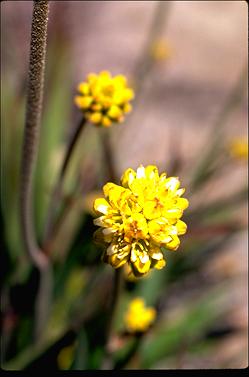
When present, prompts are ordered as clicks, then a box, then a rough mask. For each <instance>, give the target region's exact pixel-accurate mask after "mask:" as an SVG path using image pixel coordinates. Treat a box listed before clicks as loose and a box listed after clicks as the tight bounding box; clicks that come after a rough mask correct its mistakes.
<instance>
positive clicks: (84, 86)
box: [75, 71, 134, 127]
mask: <svg viewBox="0 0 249 377" xmlns="http://www.w3.org/2000/svg"><path fill="white" fill-rule="evenodd" d="M78 92H79V95H77V96H76V97H75V103H76V105H77V106H78V107H79V108H80V109H81V110H82V111H83V112H84V115H85V117H86V119H87V120H89V121H90V122H91V123H94V124H95V125H97V126H103V127H110V126H111V125H112V123H114V122H122V121H123V120H124V116H125V114H126V113H129V112H130V111H131V109H132V107H131V105H130V103H129V101H131V100H132V99H133V98H134V92H133V90H132V89H130V88H129V87H127V81H126V78H125V76H123V75H117V76H114V77H112V76H111V74H110V73H109V72H108V71H102V72H100V73H99V75H97V74H94V73H91V74H89V75H88V76H87V81H86V82H82V83H80V84H79V85H78Z"/></svg>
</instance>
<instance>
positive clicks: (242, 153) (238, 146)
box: [1, 1, 248, 370]
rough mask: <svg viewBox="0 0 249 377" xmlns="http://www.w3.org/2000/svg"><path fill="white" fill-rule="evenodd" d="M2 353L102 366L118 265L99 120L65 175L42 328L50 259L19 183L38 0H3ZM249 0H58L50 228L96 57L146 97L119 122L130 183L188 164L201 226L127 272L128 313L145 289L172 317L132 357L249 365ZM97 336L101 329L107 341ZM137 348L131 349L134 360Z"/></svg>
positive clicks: (50, 106) (60, 364)
mask: <svg viewBox="0 0 249 377" xmlns="http://www.w3.org/2000/svg"><path fill="white" fill-rule="evenodd" d="M1 11H2V12H1V42H2V43H1V53H2V54H1V57H2V60H1V63H2V64H1V70H2V71H1V73H2V98H1V118H2V119H1V124H2V159H1V165H2V182H1V223H2V228H3V230H4V238H3V243H4V252H3V253H2V262H1V265H2V266H3V274H2V283H3V285H2V286H3V290H2V297H1V306H2V319H3V320H2V367H3V368H4V369H25V370H26V369H31V368H38V367H39V368H42V367H45V366H46V368H50V369H54V370H56V369H99V368H100V365H101V360H102V358H103V344H102V343H101V331H102V328H103V326H104V322H103V321H104V320H105V316H104V314H103V313H105V308H106V302H108V299H109V293H110V290H111V285H112V278H113V270H112V268H111V267H110V266H106V265H103V264H102V263H101V262H100V256H101V251H100V249H98V247H97V246H96V245H94V244H93V242H92V234H93V231H94V230H95V227H94V226H93V225H92V219H93V213H92V202H93V199H94V198H95V197H96V196H99V192H100V191H101V188H102V186H103V184H105V183H106V182H107V180H108V169H107V167H106V165H105V160H104V158H103V148H102V145H101V139H100V137H99V130H98V129H97V128H96V127H94V126H92V125H87V127H86V128H85V129H84V132H83V133H82V137H81V138H80V140H79V143H78V144H77V148H76V150H75V153H74V155H73V158H72V161H71V163H70V168H69V171H68V172H67V175H66V179H65V182H64V185H63V188H62V191H63V193H62V197H61V202H62V204H61V207H60V208H59V210H58V218H59V220H58V222H57V228H56V236H55V239H54V242H53V245H52V246H53V247H52V252H51V255H50V259H51V265H52V268H53V281H52V282H51V284H52V290H53V296H52V300H51V302H50V303H49V310H50V314H49V318H48V320H47V322H46V326H45V327H44V331H43V332H42V335H41V336H40V337H39V338H38V339H37V337H35V335H34V328H35V327H36V325H37V324H36V323H35V322H36V321H37V318H36V315H35V310H36V309H35V307H36V300H37V295H38V291H39V281H40V274H39V271H37V269H36V268H34V267H33V266H32V264H31V263H30V260H29V259H28V257H27V255H26V252H25V250H24V248H23V245H22V236H21V234H20V225H19V213H18V211H19V208H18V194H19V191H18V190H19V181H20V174H19V171H20V156H21V148H22V139H23V130H24V115H25V98H26V97H25V95H26V85H27V77H28V62H29V43H30V28H31V17H32V2H30V1H19V2H15V1H5V2H2V3H1ZM247 26H248V25H247V3H246V2H243V1H219V2H209V1H200V2H196V1H165V2H158V1H132V2H129V1H118V2H113V1H89V2H88V1H81V2H80V1H56V2H55V1H51V2H50V14H49V27H48V49H47V64H46V76H45V92H44V107H43V119H42V128H41V136H40V145H39V154H38V161H37V167H36V169H35V186H34V187H35V190H34V207H35V208H34V209H35V228H36V231H37V238H38V241H39V242H40V243H41V242H42V237H43V230H44V226H45V223H46V215H47V210H48V206H49V198H50V195H51V192H52V189H53V185H54V184H55V181H56V177H57V174H58V171H59V168H60V164H61V162H62V158H63V153H64V151H65V148H66V143H67V141H68V138H69V137H70V135H71V133H72V130H73V128H74V127H75V125H76V123H77V122H78V121H79V119H80V117H81V114H80V111H79V110H78V109H77V108H76V106H75V105H74V102H73V98H74V96H75V94H76V87H77V84H78V83H79V82H80V81H83V80H84V79H85V77H86V75H87V74H88V73H90V72H96V73H98V72H100V71H102V70H109V71H110V72H111V73H112V74H113V75H116V74H124V75H126V76H127V77H128V81H129V83H130V85H131V86H132V87H134V90H135V93H136V98H135V100H134V103H133V111H132V113H131V114H129V115H128V116H127V119H126V120H125V122H124V123H123V124H120V125H119V124H118V125H114V126H113V127H112V128H110V129H109V131H110V132H109V133H110V145H111V151H112V156H113V160H114V163H115V173H116V177H117V182H118V179H119V177H120V176H121V174H122V173H123V171H124V169H126V168H128V167H132V168H134V169H136V168H137V167H138V166H139V165H140V164H143V165H147V164H155V165H157V166H158V168H159V170H160V172H163V171H166V172H167V174H168V175H171V176H174V175H176V176H179V178H180V181H181V185H182V187H185V188H186V193H185V197H186V198H188V199H189V201H190V206H189V208H188V209H187V210H186V211H185V214H184V217H183V220H184V221H185V222H186V223H187V224H188V232H187V234H186V235H185V236H183V237H182V239H181V240H182V242H181V246H180V248H179V250H178V251H177V252H176V253H172V252H167V255H166V259H167V261H168V265H167V266H166V267H165V268H164V269H163V270H161V271H152V272H151V274H150V276H149V277H148V278H145V279H140V280H138V281H129V279H126V283H125V287H124V292H123V294H122V299H121V305H120V308H119V312H118V315H117V320H116V324H115V326H116V329H117V332H118V331H121V330H122V326H123V324H122V316H123V313H124V311H125V308H126V307H127V304H128V302H129V301H130V299H131V298H133V297H136V296H142V297H144V298H145V300H146V303H148V305H152V306H155V307H156V308H157V311H158V320H157V322H156V323H155V325H154V326H153V328H152V329H151V330H150V331H149V332H148V334H146V336H145V337H144V338H143V341H142V342H141V344H140V347H139V348H138V349H137V350H136V352H134V354H133V355H132V357H125V356H124V355H125V353H126V352H127V349H129V346H130V345H129V342H126V341H124V340H123V341H122V342H121V341H120V342H117V344H116V345H115V344H114V360H115V362H116V365H122V367H123V368H127V369H175V368H177V369H187V368H193V369H195V368H205V369H210V368H211V369H213V368H244V367H246V366H247V365H248V335H247V334H248V322H247V317H248V312H247V310H248V290H247V285H248V259H247V258H248V257H247V250H248V248H247V245H248V233H247V226H248V222H247V221H248V219H247V191H248V188H247V183H248V129H247V119H248V118H247V117H248V105H247V104H248V98H247V47H248V45H247ZM96 336H97V337H98V338H99V340H98V341H97V340H96ZM122 360H124V361H122Z"/></svg>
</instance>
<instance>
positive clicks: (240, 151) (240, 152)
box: [229, 138, 248, 160]
mask: <svg viewBox="0 0 249 377" xmlns="http://www.w3.org/2000/svg"><path fill="white" fill-rule="evenodd" d="M229 151H230V155H231V156H232V157H233V158H237V159H242V160H247V159H248V141H247V140H245V139H243V138H236V139H234V140H232V142H231V143H230V145H229Z"/></svg>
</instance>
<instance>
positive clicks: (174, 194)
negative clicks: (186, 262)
mask: <svg viewBox="0 0 249 377" xmlns="http://www.w3.org/2000/svg"><path fill="white" fill-rule="evenodd" d="M179 186H180V181H179V179H178V178H177V177H169V178H167V177H166V173H163V174H161V175H160V176H159V173H158V170H157V167H156V166H152V165H149V166H147V167H146V168H144V167H143V166H142V165H140V167H139V168H138V169H137V171H136V172H135V171H134V170H133V169H127V170H126V171H125V172H124V174H123V176H122V178H121V186H119V185H116V184H114V183H110V182H109V183H107V184H106V185H105V186H104V187H103V192H104V195H105V197H106V199H104V198H99V199H96V200H95V201H94V210H95V212H96V213H97V214H98V215H100V216H99V217H98V218H96V219H95V220H94V224H95V225H98V226H100V229H98V230H97V231H96V232H95V241H96V242H98V243H101V244H104V245H105V246H106V247H105V251H104V254H103V260H104V262H106V263H109V264H111V265H112V266H113V267H114V268H119V267H121V266H123V265H124V264H125V263H128V264H129V265H130V267H131V268H132V271H133V273H134V275H135V276H137V277H139V276H143V275H144V274H146V273H148V271H149V270H150V269H151V268H156V269H161V268H163V267H164V266H165V264H166V261H165V259H164V256H163V253H162V251H161V247H166V248H168V249H169V250H176V249H177V248H178V247H179V245H180V240H179V235H182V234H184V233H186V230H187V225H186V224H185V223H184V222H183V221H182V220H180V218H181V217H182V215H183V211H184V209H185V208H187V207H188V200H187V199H184V198H181V196H182V194H183V193H184V191H185V190H184V189H180V188H179Z"/></svg>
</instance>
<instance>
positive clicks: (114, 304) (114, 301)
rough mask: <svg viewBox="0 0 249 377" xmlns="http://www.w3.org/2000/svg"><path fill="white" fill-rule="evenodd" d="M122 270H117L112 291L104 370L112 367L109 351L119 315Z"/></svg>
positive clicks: (106, 333)
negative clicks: (117, 315) (116, 318)
mask: <svg viewBox="0 0 249 377" xmlns="http://www.w3.org/2000/svg"><path fill="white" fill-rule="evenodd" d="M122 272H123V271H122V269H120V268H119V269H116V270H115V273H114V281H113V289H112V296H111V302H110V310H109V315H108V321H107V324H106V332H105V358H104V361H103V364H102V369H111V367H112V360H111V356H110V351H109V344H110V340H111V337H112V333H113V325H114V321H115V316H116V313H117V308H118V303H119V298H120V294H121V290H122V286H123V279H122Z"/></svg>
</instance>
